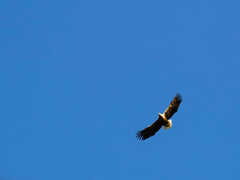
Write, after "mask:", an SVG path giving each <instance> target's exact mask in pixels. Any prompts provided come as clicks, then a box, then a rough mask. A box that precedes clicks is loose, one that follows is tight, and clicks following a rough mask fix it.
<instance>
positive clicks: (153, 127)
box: [137, 116, 163, 140]
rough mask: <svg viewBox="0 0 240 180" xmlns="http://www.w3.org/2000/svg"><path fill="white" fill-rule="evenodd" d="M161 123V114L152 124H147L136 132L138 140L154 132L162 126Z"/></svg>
mask: <svg viewBox="0 0 240 180" xmlns="http://www.w3.org/2000/svg"><path fill="white" fill-rule="evenodd" d="M162 125H163V118H162V116H159V117H158V120H156V121H155V122H154V123H153V124H152V125H150V126H148V127H147V128H145V129H143V130H141V131H138V132H137V138H138V139H140V140H145V139H147V138H149V137H151V136H153V135H154V134H156V132H157V131H158V130H159V129H160V128H161V127H162Z"/></svg>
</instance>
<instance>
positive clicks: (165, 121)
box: [137, 94, 182, 140]
mask: <svg viewBox="0 0 240 180" xmlns="http://www.w3.org/2000/svg"><path fill="white" fill-rule="evenodd" d="M181 102H182V97H181V95H180V94H177V95H176V96H175V97H174V98H173V100H172V101H171V103H170V105H169V106H168V108H167V109H166V110H165V111H164V113H163V114H161V113H158V119H157V120H156V121H155V122H154V123H153V124H152V125H150V126H148V127H147V128H145V129H143V130H141V131H138V132H137V138H138V139H140V140H145V139H147V138H149V137H151V136H153V135H154V134H155V133H156V132H157V131H158V130H159V129H160V128H161V127H163V128H164V129H169V128H171V127H172V120H170V118H171V117H172V116H173V114H174V113H175V112H177V110H178V107H179V105H180V104H181Z"/></svg>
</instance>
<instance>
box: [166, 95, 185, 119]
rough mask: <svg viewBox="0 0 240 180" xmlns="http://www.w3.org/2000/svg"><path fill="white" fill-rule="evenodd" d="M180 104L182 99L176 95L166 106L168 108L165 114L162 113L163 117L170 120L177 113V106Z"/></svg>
mask: <svg viewBox="0 0 240 180" xmlns="http://www.w3.org/2000/svg"><path fill="white" fill-rule="evenodd" d="M181 102H182V97H181V95H180V94H177V95H176V96H175V97H174V98H173V100H172V101H171V103H170V105H169V106H168V108H167V109H166V110H165V112H164V113H163V114H164V116H165V117H166V118H167V119H170V118H171V117H172V116H173V114H174V113H176V112H177V110H178V107H179V105H180V104H181Z"/></svg>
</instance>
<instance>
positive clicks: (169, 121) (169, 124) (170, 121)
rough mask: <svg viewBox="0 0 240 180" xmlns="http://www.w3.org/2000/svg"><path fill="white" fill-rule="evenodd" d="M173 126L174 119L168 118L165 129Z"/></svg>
mask: <svg viewBox="0 0 240 180" xmlns="http://www.w3.org/2000/svg"><path fill="white" fill-rule="evenodd" d="M171 127H172V120H171V119H170V120H168V124H167V125H166V126H163V129H169V128H171Z"/></svg>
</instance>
